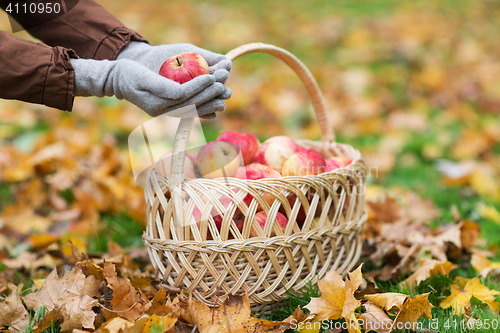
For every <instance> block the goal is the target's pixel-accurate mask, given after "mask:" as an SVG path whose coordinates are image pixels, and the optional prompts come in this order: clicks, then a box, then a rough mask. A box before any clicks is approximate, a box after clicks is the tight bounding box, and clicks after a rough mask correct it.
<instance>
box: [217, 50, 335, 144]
mask: <svg viewBox="0 0 500 333" xmlns="http://www.w3.org/2000/svg"><path fill="white" fill-rule="evenodd" d="M256 52H262V53H268V54H270V55H273V56H275V57H276V58H279V59H281V60H283V61H284V62H285V63H286V64H287V65H288V66H290V68H292V69H293V70H294V71H295V73H297V75H298V76H299V78H300V80H301V81H302V83H303V84H304V86H305V88H306V89H307V92H308V93H309V97H310V98H311V102H312V105H313V108H314V111H315V113H316V118H317V119H318V123H319V127H320V129H321V138H322V140H323V141H328V142H332V141H334V140H335V134H334V132H333V127H332V126H331V122H330V116H329V113H328V109H327V107H326V103H325V99H324V97H323V94H322V93H321V90H320V89H319V86H318V83H317V82H316V80H315V79H314V77H313V76H312V74H311V72H310V71H309V69H308V68H307V67H306V66H305V65H304V63H302V61H300V60H299V59H298V58H297V57H296V56H294V55H293V54H291V53H290V52H288V51H287V50H284V49H282V48H280V47H277V46H274V45H270V44H264V43H250V44H245V45H242V46H239V47H237V48H235V49H233V50H231V51H229V52H228V53H227V54H226V58H228V59H229V60H234V59H237V58H239V57H241V56H243V55H245V54H248V53H256Z"/></svg>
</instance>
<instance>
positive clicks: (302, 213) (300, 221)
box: [279, 193, 321, 228]
mask: <svg viewBox="0 0 500 333" xmlns="http://www.w3.org/2000/svg"><path fill="white" fill-rule="evenodd" d="M313 197H314V193H308V194H307V195H306V198H307V202H308V203H309V207H310V206H311V202H312V199H313ZM286 199H287V200H288V204H289V205H290V208H291V209H293V206H294V205H295V202H296V201H297V200H298V198H297V196H296V195H295V194H290V195H288V196H287V197H286ZM299 204H300V208H299V212H298V213H297V217H296V218H295V221H297V225H298V226H299V228H302V226H303V225H304V222H305V221H306V217H307V215H306V210H305V209H304V205H303V204H302V203H299ZM279 211H280V212H281V213H282V214H285V209H284V208H283V206H281V207H280V210H279ZM319 215H321V203H320V202H318V206H317V207H316V211H315V212H314V216H319Z"/></svg>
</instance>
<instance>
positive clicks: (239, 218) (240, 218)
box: [193, 197, 245, 240]
mask: <svg viewBox="0 0 500 333" xmlns="http://www.w3.org/2000/svg"><path fill="white" fill-rule="evenodd" d="M202 200H203V201H204V202H208V201H207V200H206V198H204V197H202ZM219 201H220V203H221V204H222V206H223V207H224V208H226V209H227V208H228V206H229V203H230V202H231V199H230V198H228V197H222V198H220V199H219ZM210 214H211V216H212V217H213V219H214V222H215V226H216V227H217V230H218V231H219V232H220V230H221V227H222V219H223V216H224V215H220V214H219V212H218V211H217V209H215V207H214V208H212V211H211V212H210ZM193 216H194V218H195V221H196V224H197V225H198V229H200V224H201V218H202V214H201V211H200V210H199V208H198V207H196V206H195V207H194V209H193ZM232 220H233V221H234V222H235V223H236V227H237V228H238V230H239V231H240V232H242V230H243V224H244V223H245V215H243V214H242V213H241V211H240V210H239V209H238V208H236V211H235V212H234V215H233V219H232ZM231 237H232V234H231V232H230V233H229V238H231ZM207 239H209V240H210V239H212V236H211V234H210V232H209V235H208V237H207Z"/></svg>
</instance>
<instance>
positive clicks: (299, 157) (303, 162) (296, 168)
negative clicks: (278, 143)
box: [283, 149, 326, 177]
mask: <svg viewBox="0 0 500 333" xmlns="http://www.w3.org/2000/svg"><path fill="white" fill-rule="evenodd" d="M325 171H326V163H325V159H324V158H323V156H321V155H320V154H319V153H317V152H315V151H314V150H310V149H304V150H303V151H298V152H296V153H294V154H293V155H291V156H290V157H289V158H288V159H287V160H286V161H285V163H284V164H283V176H285V177H286V176H308V175H317V174H320V173H323V172H325Z"/></svg>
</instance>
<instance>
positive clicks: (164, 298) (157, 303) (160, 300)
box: [146, 289, 179, 316]
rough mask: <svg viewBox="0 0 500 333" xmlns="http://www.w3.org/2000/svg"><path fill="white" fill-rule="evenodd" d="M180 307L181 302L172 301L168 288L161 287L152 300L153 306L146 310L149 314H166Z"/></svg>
mask: <svg viewBox="0 0 500 333" xmlns="http://www.w3.org/2000/svg"><path fill="white" fill-rule="evenodd" d="M178 309H179V303H178V302H177V303H173V302H172V301H170V297H169V295H168V294H167V290H166V289H160V290H158V292H157V293H156V295H155V296H154V297H153V299H152V300H151V307H150V308H149V309H148V310H147V311H146V313H147V314H150V315H153V314H154V315H157V316H165V315H167V314H169V313H172V312H176V311H177V310H178Z"/></svg>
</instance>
